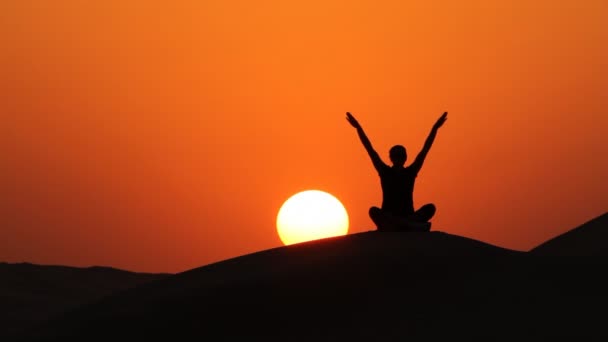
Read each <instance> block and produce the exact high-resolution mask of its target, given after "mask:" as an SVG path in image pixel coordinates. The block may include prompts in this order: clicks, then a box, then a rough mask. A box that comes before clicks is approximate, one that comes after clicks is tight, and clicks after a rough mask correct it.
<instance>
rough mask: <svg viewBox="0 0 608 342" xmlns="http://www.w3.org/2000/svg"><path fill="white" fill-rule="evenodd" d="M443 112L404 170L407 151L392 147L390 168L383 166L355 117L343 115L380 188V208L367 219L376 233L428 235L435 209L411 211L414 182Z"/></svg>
mask: <svg viewBox="0 0 608 342" xmlns="http://www.w3.org/2000/svg"><path fill="white" fill-rule="evenodd" d="M447 114H448V113H447V112H445V113H443V115H441V117H440V118H439V119H438V120H437V122H436V123H435V124H434V125H433V128H432V130H431V132H430V134H429V136H428V137H427V139H426V141H425V143H424V146H423V147H422V150H421V151H420V153H418V155H417V156H416V159H415V160H414V162H413V163H412V164H411V165H410V166H407V167H405V161H406V160H407V151H406V149H405V147H403V146H401V145H395V146H393V147H392V148H391V149H390V151H389V157H390V160H391V162H392V163H393V165H392V166H388V165H387V164H385V163H384V162H383V161H382V159H381V158H380V156H379V155H378V153H377V152H376V151H375V150H374V148H373V147H372V144H371V142H370V141H369V139H368V138H367V136H366V135H365V132H364V131H363V128H362V127H361V125H360V124H359V122H358V121H357V120H356V119H355V117H354V116H353V115H352V114H351V113H349V112H347V113H346V116H347V120H348V122H349V123H350V124H351V125H352V126H353V127H354V128H356V129H357V133H358V135H359V139H360V140H361V142H362V143H363V146H364V147H365V149H366V151H367V153H368V154H369V156H370V158H371V160H372V163H373V165H374V167H375V168H376V171H377V172H378V175H379V176H380V185H381V186H382V207H381V208H378V207H371V208H370V209H369V216H370V218H371V219H372V221H374V223H375V224H376V227H377V229H378V230H379V231H429V230H430V228H431V224H430V222H429V220H430V219H431V218H432V217H433V216H434V215H435V211H436V207H435V205H434V204H432V203H429V204H425V205H423V206H422V207H420V208H419V209H418V210H414V201H413V194H414V182H415V180H416V177H417V176H418V172H420V169H421V168H422V164H423V163H424V159H425V158H426V155H427V154H428V152H429V150H430V149H431V146H432V145H433V141H434V140H435V136H436V135H437V131H438V130H439V128H440V127H441V126H442V125H443V124H444V122H445V121H446V120H447Z"/></svg>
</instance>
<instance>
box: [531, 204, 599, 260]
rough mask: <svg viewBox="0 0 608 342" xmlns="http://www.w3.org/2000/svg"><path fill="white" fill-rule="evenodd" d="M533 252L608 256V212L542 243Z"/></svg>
mask: <svg viewBox="0 0 608 342" xmlns="http://www.w3.org/2000/svg"><path fill="white" fill-rule="evenodd" d="M531 252H533V253H535V254H538V255H560V256H595V257H608V212H607V213H604V214H603V215H601V216H598V217H596V218H594V219H592V220H590V221H588V222H585V223H584V224H583V225H581V226H580V227H577V228H575V229H572V230H569V231H567V232H566V233H564V234H561V235H559V236H556V237H554V238H552V239H550V240H548V241H546V242H544V243H542V244H540V245H539V246H537V247H536V248H534V249H532V250H531Z"/></svg>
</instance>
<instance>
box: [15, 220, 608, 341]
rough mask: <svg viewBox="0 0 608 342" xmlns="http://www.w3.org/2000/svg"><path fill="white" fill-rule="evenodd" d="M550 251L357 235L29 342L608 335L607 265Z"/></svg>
mask: <svg viewBox="0 0 608 342" xmlns="http://www.w3.org/2000/svg"><path fill="white" fill-rule="evenodd" d="M604 216H605V215H604ZM604 216H603V217H604ZM598 222H599V223H598ZM602 222H605V219H604V218H598V220H597V221H596V220H594V221H591V222H589V223H587V224H586V225H583V226H581V227H579V228H576V229H574V230H573V231H576V232H577V233H576V236H577V239H582V240H584V239H583V238H581V236H583V237H586V236H593V237H595V238H597V235H594V234H591V233H589V235H588V234H587V233H585V232H584V231H586V230H587V228H589V230H594V231H595V230H601V228H597V227H598V224H599V225H600V226H601V225H602V224H603V225H604V226H605V223H602ZM564 236H565V237H564V238H563V239H564V240H568V234H564ZM560 240H561V239H560ZM556 241H557V240H556ZM560 243H561V242H560ZM579 243H580V242H579ZM593 243H596V242H595V241H594V242H593ZM564 244H565V243H564ZM565 245H567V244H565ZM546 246H549V244H547V245H546ZM543 248H548V247H543ZM540 250H541V249H535V251H533V252H521V251H513V250H509V249H505V248H500V247H498V246H493V245H490V244H487V243H483V242H480V241H476V240H473V239H469V238H464V237H460V236H455V235H451V234H446V233H442V232H432V233H378V232H366V233H359V234H351V235H348V236H345V237H338V238H330V239H325V240H319V241H312V242H308V243H303V244H298V245H292V246H287V247H280V248H274V249H270V250H266V251H261V252H258V253H253V254H249V255H244V256H241V257H237V258H233V259H229V260H225V261H222V262H218V263H215V264H211V265H207V266H204V267H200V268H196V269H192V270H190V271H187V272H183V273H179V274H176V275H172V276H169V277H166V278H163V279H160V280H157V281H152V282H148V283H145V284H142V285H140V286H137V287H135V288H132V289H128V290H125V291H122V292H120V293H116V294H114V295H111V296H107V297H105V298H103V299H101V300H100V301H97V302H95V303H91V304H88V305H85V306H82V307H80V308H78V309H75V310H73V311H71V312H69V313H67V314H64V315H61V316H57V317H55V319H53V320H49V321H48V322H47V323H46V324H44V325H41V326H37V327H36V329H31V330H30V331H28V334H27V335H23V340H24V341H52V340H62V341H81V340H87V341H105V340H109V339H117V338H118V339H121V340H124V339H131V338H136V339H138V340H145V339H158V338H161V339H167V340H172V341H180V340H193V339H197V340H218V339H220V340H244V339H247V340H251V339H253V340H260V339H261V340H280V341H284V340H290V341H292V340H302V341H304V340H306V341H310V340H315V341H316V340H405V339H414V340H439V339H441V340H445V339H450V340H452V339H460V338H466V339H471V338H473V339H481V338H483V339H490V340H493V341H496V340H501V341H512V340H518V341H520V340H534V341H537V340H546V339H557V338H560V339H563V338H571V339H577V340H580V339H583V340H586V339H596V340H597V339H602V338H604V339H605V338H607V337H608V331H607V330H606V329H605V328H604V321H603V316H601V315H596V314H595V312H597V311H598V310H599V312H602V311H603V310H604V308H605V307H607V304H608V294H607V293H606V291H605V289H606V288H608V286H607V285H608V281H607V280H604V274H603V270H604V269H606V266H608V261H606V260H605V259H604V258H601V257H591V256H586V257H576V258H574V257H572V258H563V257H560V258H547V257H545V256H546V255H551V253H550V252H543V253H540V252H538V251H540ZM560 250H561V249H560ZM546 251H549V249H547V250H546ZM593 255H596V254H593Z"/></svg>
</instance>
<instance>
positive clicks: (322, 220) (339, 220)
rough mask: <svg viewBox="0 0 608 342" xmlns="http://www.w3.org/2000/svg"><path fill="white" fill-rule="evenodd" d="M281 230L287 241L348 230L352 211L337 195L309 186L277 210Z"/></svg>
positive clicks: (324, 236)
mask: <svg viewBox="0 0 608 342" xmlns="http://www.w3.org/2000/svg"><path fill="white" fill-rule="evenodd" d="M277 231H278V233H279V237H280V238H281V241H283V243H284V244H285V245H291V244H294V243H300V242H305V241H311V240H318V239H323V238H328V237H333V236H341V235H346V233H348V214H347V212H346V209H345V208H344V206H343V205H342V203H341V202H340V201H339V200H338V199H337V198H336V197H334V196H333V195H331V194H329V193H327V192H324V191H320V190H306V191H302V192H299V193H297V194H295V195H293V196H291V197H290V198H289V199H287V201H285V203H283V205H282V206H281V209H279V213H278V214H277Z"/></svg>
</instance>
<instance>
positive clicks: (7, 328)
mask: <svg viewBox="0 0 608 342" xmlns="http://www.w3.org/2000/svg"><path fill="white" fill-rule="evenodd" d="M165 276H167V275H165V274H146V273H134V272H127V271H123V270H118V269H113V268H109V267H88V268H80V267H66V266H51V265H35V264H31V263H13V264H9V263H0V327H1V329H0V340H2V341H10V340H9V339H8V336H11V335H13V334H16V333H17V332H19V331H20V330H22V329H25V328H26V327H28V326H30V325H33V324H35V323H37V322H40V321H44V320H47V319H48V318H49V317H53V316H55V315H58V314H60V313H62V312H65V311H67V310H72V309H75V308H77V307H79V306H81V305H83V304H85V303H90V302H94V301H97V300H99V299H101V298H103V297H105V296H108V295H110V294H114V293H117V292H119V291H121V290H125V289H127V288H132V287H135V286H137V285H140V284H142V283H145V282H148V281H153V280H158V279H160V278H163V277H165Z"/></svg>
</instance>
